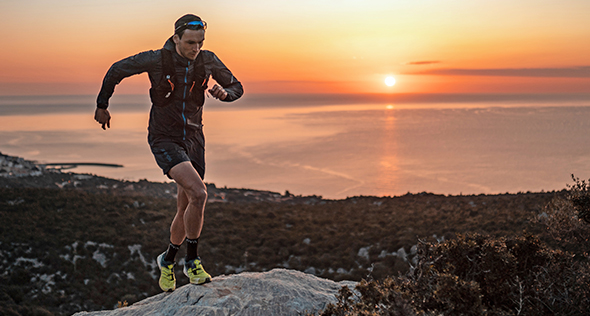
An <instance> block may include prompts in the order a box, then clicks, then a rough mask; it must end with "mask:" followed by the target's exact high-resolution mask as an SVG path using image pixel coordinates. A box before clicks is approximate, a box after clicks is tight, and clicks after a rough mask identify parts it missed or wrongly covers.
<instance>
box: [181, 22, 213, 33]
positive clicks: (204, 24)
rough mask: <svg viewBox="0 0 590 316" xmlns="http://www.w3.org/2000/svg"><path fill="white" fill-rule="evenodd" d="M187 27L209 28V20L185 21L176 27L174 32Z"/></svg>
mask: <svg viewBox="0 0 590 316" xmlns="http://www.w3.org/2000/svg"><path fill="white" fill-rule="evenodd" d="M185 29H189V30H200V29H203V30H206V29H207V22H205V21H192V22H188V23H184V24H183V25H180V26H178V27H177V28H176V30H174V33H180V32H181V31H183V30H185Z"/></svg>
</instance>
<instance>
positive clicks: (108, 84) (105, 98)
mask: <svg viewBox="0 0 590 316" xmlns="http://www.w3.org/2000/svg"><path fill="white" fill-rule="evenodd" d="M160 58H161V57H160V54H159V51H147V52H142V53H139V54H137V55H133V56H130V57H127V58H125V59H122V60H119V61H118V62H116V63H114V64H113V65H112V66H111V68H109V70H108V71H107V73H106V75H105V76H104V79H103V81H102V87H101V88H100V92H99V93H98V97H97V98H96V106H97V107H99V108H101V109H106V108H107V107H108V106H109V99H110V98H111V96H112V95H113V93H114V92H115V86H116V85H117V84H119V83H120V82H121V80H123V79H125V78H127V77H130V76H133V75H137V74H140V73H142V72H146V71H148V70H150V69H151V68H152V67H153V66H154V65H155V64H156V63H157V61H158V60H159V59H160Z"/></svg>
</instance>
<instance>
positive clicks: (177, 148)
mask: <svg viewBox="0 0 590 316" xmlns="http://www.w3.org/2000/svg"><path fill="white" fill-rule="evenodd" d="M206 28H207V23H205V21H202V20H201V18H199V17H198V16H196V15H193V14H187V15H184V16H182V17H181V18H179V19H178V20H177V21H176V23H175V24H174V35H173V36H172V37H170V38H169V39H168V41H166V43H165V44H164V47H163V48H162V49H159V50H156V51H147V52H142V53H139V54H137V55H134V56H131V57H128V58H125V59H123V60H121V61H118V62H116V63H114V64H113V65H112V66H111V68H110V69H109V71H108V72H107V74H106V75H105V77H104V80H103V83H102V88H101V90H100V93H99V94H98V98H97V109H96V112H95V115H94V119H95V120H96V121H97V122H98V123H100V124H101V125H102V128H103V129H106V128H105V126H106V127H108V128H110V120H111V115H110V114H109V111H108V110H107V107H108V100H109V98H110V97H111V96H112V95H113V92H114V90H115V86H116V85H117V84H118V83H119V82H121V80H123V79H124V78H126V77H129V76H132V75H135V74H139V73H143V72H147V73H148V75H149V79H150V82H151V89H150V91H149V92H150V99H151V101H152V107H151V110H150V119H149V127H148V142H149V145H150V147H151V150H152V153H153V154H154V157H155V159H156V162H157V164H158V166H159V167H160V168H162V170H163V172H164V174H166V175H167V176H168V177H169V178H171V179H173V180H174V181H175V182H176V183H177V187H178V197H177V212H176V216H175V217H174V220H173V221H172V224H171V226H170V244H169V246H168V249H167V250H166V251H165V252H164V253H162V254H161V255H160V256H158V258H157V259H156V260H157V263H158V267H160V279H159V284H160V287H161V288H162V290H163V291H173V290H174V289H176V278H175V276H174V263H175V256H176V253H177V251H178V249H179V247H180V245H181V244H182V243H183V241H184V240H185V239H186V241H187V251H186V259H185V262H186V263H185V266H184V269H183V271H184V274H185V275H187V276H188V278H189V280H190V282H191V283H193V284H204V283H206V282H210V281H211V276H210V275H209V274H208V273H207V272H205V270H204V269H203V266H202V264H201V259H200V258H199V256H198V251H197V246H198V241H199V237H200V236H201V230H202V228H203V217H204V211H205V202H206V201H207V187H206V186H205V184H204V182H203V177H204V175H205V149H204V148H205V138H204V136H203V125H202V123H201V120H202V113H203V104H204V101H205V93H207V92H208V93H210V94H211V95H212V96H213V97H214V98H217V99H219V100H222V101H226V102H229V101H234V100H236V99H238V98H240V97H241V96H242V94H243V88H242V84H241V83H240V82H239V81H238V80H237V79H236V78H235V77H234V76H233V75H232V73H231V72H230V71H229V69H227V67H226V66H225V65H224V64H223V63H222V62H221V61H220V60H219V58H217V56H216V55H215V54H214V53H213V52H210V51H207V50H201V48H202V46H203V41H204V40H205V30H206ZM210 76H212V77H213V79H215V81H217V83H218V84H215V85H214V86H213V87H212V88H211V89H209V90H207V83H208V80H209V77H210Z"/></svg>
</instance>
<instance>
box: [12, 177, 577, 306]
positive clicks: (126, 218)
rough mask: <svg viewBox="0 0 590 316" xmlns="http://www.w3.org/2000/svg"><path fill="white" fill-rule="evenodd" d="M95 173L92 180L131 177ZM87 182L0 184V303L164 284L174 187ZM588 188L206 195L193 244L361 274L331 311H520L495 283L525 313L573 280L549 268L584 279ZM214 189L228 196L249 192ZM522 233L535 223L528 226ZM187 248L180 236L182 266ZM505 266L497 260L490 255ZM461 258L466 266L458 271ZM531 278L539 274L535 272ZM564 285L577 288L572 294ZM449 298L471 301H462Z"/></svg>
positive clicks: (243, 265) (251, 267) (209, 250)
mask: <svg viewBox="0 0 590 316" xmlns="http://www.w3.org/2000/svg"><path fill="white" fill-rule="evenodd" d="M79 181H81V182H82V180H79ZM88 181H94V180H88ZM96 181H98V180H96ZM100 181H102V180H100ZM100 181H99V182H100ZM110 181H115V180H110ZM99 182H96V183H95V187H96V186H97V185H100V187H101V188H102V187H107V186H108V187H109V188H114V187H115V186H117V187H118V188H127V187H128V186H129V184H127V183H110V182H109V183H107V184H104V183H102V182H100V183H99ZM21 183H22V182H21ZM72 183H74V182H72ZM89 183H93V182H89ZM85 186H88V185H87V184H86V183H85V182H82V183H81V184H78V185H77V186H76V185H72V186H69V185H66V186H64V187H63V188H62V189H47V188H26V187H24V188H23V187H18V188H14V187H8V188H3V189H0V221H1V222H2V223H3V225H2V227H1V229H0V314H6V315H70V314H72V313H74V312H77V311H81V310H89V311H90V310H101V309H113V308H116V307H118V306H119V302H128V303H129V304H133V303H134V302H137V301H138V300H141V299H143V298H146V297H149V296H152V295H155V294H157V293H160V289H159V288H158V285H157V280H156V279H155V278H156V275H157V271H158V270H157V267H156V265H155V260H154V259H155V257H156V256H157V255H158V254H160V253H161V252H162V251H164V249H165V248H166V246H167V244H168V230H169V225H170V222H171V221H172V218H173V216H174V212H175V208H176V204H175V200H174V199H173V198H172V197H173V195H172V194H171V192H170V186H162V185H159V186H156V185H155V186H154V187H150V184H149V183H147V182H145V181H144V182H142V183H141V186H142V187H145V190H144V191H145V192H150V193H149V194H148V195H142V194H139V193H138V190H137V188H138V187H139V185H138V184H135V185H134V186H135V191H129V190H127V189H121V190H119V191H117V193H116V194H115V193H114V192H110V191H109V192H110V193H108V194H107V193H100V192H99V191H96V190H95V191H94V192H91V191H90V186H88V187H85ZM100 190H103V189H100ZM142 190H143V189H142ZM159 190H161V191H162V193H161V194H159V193H158V192H159ZM217 190H218V191H219V190H220V189H217ZM584 190H586V186H582V185H581V184H580V185H579V186H578V187H572V188H570V189H569V190H567V191H566V190H564V191H561V192H548V193H519V194H500V195H471V196H443V195H435V194H429V193H420V194H407V195H404V196H399V197H362V196H361V197H353V198H348V199H345V200H338V201H332V200H322V199H320V198H317V197H315V198H313V199H311V198H310V199H299V200H297V199H295V200H286V201H285V202H264V201H258V202H244V200H241V201H240V202H231V201H232V200H230V202H229V203H210V204H208V206H207V210H206V218H205V220H206V225H205V227H204V230H203V235H202V238H201V242H200V244H199V252H200V255H201V257H202V258H203V260H204V265H205V268H206V269H207V270H208V272H210V273H211V274H212V275H214V276H215V275H220V274H230V273H239V272H241V271H267V270H270V269H273V268H276V267H286V268H290V269H297V270H300V271H306V272H308V273H313V274H315V275H317V276H320V277H324V278H330V279H333V280H344V279H346V280H355V281H361V280H365V281H362V283H360V285H359V288H358V289H357V290H356V291H353V292H350V293H355V294H350V295H348V296H347V295H345V294H346V293H343V295H342V296H341V297H340V299H341V303H340V304H339V305H335V306H333V307H331V312H330V310H327V311H326V313H328V314H326V315H331V314H329V313H332V314H333V315H348V314H351V315H354V313H355V312H356V311H358V313H360V314H359V315H361V314H362V315H365V314H363V313H368V314H366V315H371V314H370V313H376V314H379V313H381V312H380V311H386V310H389V311H393V310H395V311H398V310H399V311H400V313H401V312H403V311H407V312H408V313H410V312H411V311H415V312H416V313H422V311H424V313H426V312H428V313H438V314H441V313H442V314H446V315H454V314H453V312H450V311H451V310H454V311H461V312H460V313H464V314H469V311H476V312H477V311H483V312H486V313H491V311H494V312H495V313H500V312H505V313H509V312H515V311H516V310H515V309H514V306H520V305H510V304H511V303H510V302H512V300H500V299H499V298H497V297H495V296H494V295H498V296H499V295H500V294H498V293H499V292H494V289H495V286H496V284H503V285H502V286H504V287H498V289H502V291H504V290H506V291H508V290H510V291H512V292H506V293H517V294H518V295H522V296H518V297H522V300H523V301H522V302H523V303H522V311H521V313H520V314H521V315H527V314H525V313H529V310H528V309H526V308H529V307H528V306H529V305H530V304H532V303H531V302H534V299H537V298H538V299H546V298H547V297H551V295H557V294H555V293H560V292H559V291H561V290H563V288H561V287H558V286H557V285H559V284H567V285H568V286H570V285H571V286H572V289H574V288H573V287H574V286H576V284H578V283H575V282H577V281H571V282H570V281H568V280H570V279H567V278H566V277H565V276H564V277H563V278H566V279H563V280H557V279H555V277H557V275H558V274H560V273H561V272H560V273H554V272H553V274H555V275H553V274H547V273H549V272H552V271H556V270H555V269H561V270H559V271H570V272H571V273H570V274H569V277H572V276H577V277H579V276H580V274H579V272H580V271H584V270H583V268H584V267H587V266H585V264H586V263H585V262H587V254H585V253H587V251H588V250H587V248H586V250H583V251H582V250H579V249H582V248H580V246H579V245H578V246H576V243H578V242H580V240H581V238H584V236H588V235H587V231H584V230H583V229H586V226H584V225H581V224H582V222H579V221H578V222H576V221H574V219H573V218H572V216H571V215H569V217H568V215H567V214H570V213H571V212H575V211H573V207H574V206H573V204H572V203H573V202H572V201H573V200H572V196H573V195H572V194H578V193H579V195H580V196H583V195H584V193H583V192H584ZM234 191H235V192H234ZM97 192H98V193H97ZM125 192H131V193H133V194H131V193H130V194H129V195H126V193H125ZM232 192H233V193H232ZM575 192H578V193H575ZM220 193H227V194H226V197H227V196H230V193H231V194H236V195H239V194H246V193H248V194H251V193H252V192H250V191H248V192H246V191H244V190H241V191H240V190H234V189H226V191H223V192H220ZM275 195H276V194H275ZM287 195H288V194H285V195H284V196H283V197H285V196H287ZM210 196H213V194H210ZM278 196H279V197H280V195H278ZM279 200H280V199H277V201H279ZM294 201H299V202H294ZM568 203H569V204H568ZM568 212H570V213H568ZM578 212H579V211H578ZM560 216H561V217H560ZM568 218H569V221H568ZM575 220H577V218H576V219H575ZM553 221H562V223H561V224H559V225H565V224H567V223H569V225H571V227H570V228H569V230H568V233H567V234H564V230H562V229H553V228H555V227H554V226H555V225H556V224H554V223H553ZM547 227H553V228H551V229H547ZM524 230H526V231H528V232H529V233H528V234H526V235H523V233H522V232H523V231H524ZM470 232H472V233H477V234H468V233H470ZM584 234H586V235H584ZM535 236H538V237H535ZM586 238H587V237H586ZM420 240H421V241H420ZM546 245H549V246H546ZM586 245H587V243H586ZM533 246H534V247H533ZM535 247H536V248H535ZM529 248H530V249H529ZM522 249H527V251H525V252H522ZM492 250H493V251H492ZM183 251H184V247H183V248H181V252H180V253H179V255H178V256H177V259H178V261H179V263H181V262H182V259H181V258H182V257H183V256H184V253H183ZM519 251H520V252H519ZM451 254H453V255H451ZM462 254H465V255H468V257H465V256H463V257H462ZM492 254H493V256H492ZM574 254H575V256H574ZM523 258H524V259H523ZM568 258H569V259H568ZM584 258H586V259H584ZM470 259H471V260H475V259H477V260H478V261H477V260H476V261H473V262H472V261H471V260H470ZM522 260H525V261H527V260H529V261H530V262H529V261H527V262H528V263H526V264H528V265H524V266H525V267H531V269H530V270H531V271H534V273H536V274H534V275H533V274H530V273H533V272H531V271H529V272H526V271H520V270H519V269H521V268H522V266H523V263H522ZM531 260H532V261H531ZM535 260H536V261H535ZM500 263H501V264H502V265H503V266H497V265H499V264H500ZM469 264H471V265H469ZM543 264H544V265H543ZM502 267H504V268H506V269H509V268H510V269H514V271H513V272H511V274H509V276H510V279H506V280H503V279H499V280H496V279H493V276H492V274H490V272H487V271H488V270H489V269H491V268H494V269H496V270H493V271H503V270H501V269H503V268H502ZM540 267H542V268H540ZM462 269H467V270H466V271H465V273H464V274H461V273H460V272H461V271H462ZM543 269H547V271H549V272H547V273H545V272H544V271H545V270H543ZM552 269H553V270H552ZM568 269H569V270H568ZM511 271H512V270H511ZM176 272H177V279H178V281H179V285H183V284H185V283H186V282H187V281H186V278H185V277H183V276H182V272H181V269H180V265H177V271H176ZM543 273H545V274H543ZM398 275H401V276H403V277H395V276H398ZM531 275H533V276H537V279H534V280H530V278H531ZM481 277H483V278H484V280H487V281H486V282H487V283H485V282H484V283H482V282H483V281H482V280H481V279H480V278H481ZM548 277H554V279H551V280H554V281H555V282H556V283H555V284H556V285H555V286H551V287H549V288H548V289H545V288H541V287H540V289H543V291H545V292H546V293H545V294H543V295H545V296H543V295H541V294H539V293H537V292H534V291H533V290H532V288H530V287H531V286H537V285H538V286H541V285H544V286H547V285H548V284H553V283H548V282H550V281H551V280H550V279H547V280H544V279H542V278H548ZM582 280H584V279H582ZM585 280H586V282H588V280H587V279H585ZM504 281H505V282H508V283H507V284H504V283H502V282H504ZM558 281H559V282H558ZM565 281H567V282H570V283H567V282H566V283H563V282H565ZM543 282H545V283H543ZM560 282H561V283H560ZM582 284H583V283H582ZM521 286H522V288H523V289H522V294H520V293H521V292H519V291H521V290H520V287H521ZM515 291H516V292H515ZM551 291H553V292H551ZM568 291H570V288H568ZM571 291H573V290H571ZM575 291H577V293H579V296H575V297H582V295H583V294H584V293H586V296H588V295H587V294H588V293H587V292H584V291H583V289H576V290H575ZM363 293H364V294H363ZM379 293H382V294H379ZM494 293H495V294H494ZM535 293H536V294H535ZM568 293H569V294H568V295H570V296H569V298H571V299H573V297H574V296H572V295H573V294H572V293H573V292H568ZM533 294H534V295H537V296H534V295H533ZM379 295H381V296H383V297H388V298H387V301H382V300H381V298H379V297H380V296H379ZM390 295H393V296H390ZM510 295H513V294H510ZM361 297H362V298H361ZM369 297H370V300H373V301H374V302H378V300H379V302H380V303H378V304H377V303H376V304H372V303H371V304H365V305H366V306H373V308H374V307H375V305H377V306H381V307H379V308H380V309H379V310H369V309H366V310H365V309H363V307H362V306H363V305H362V303H361V302H363V301H365V300H366V299H368V298H369ZM511 297H512V296H511ZM418 298H419V299H418ZM512 298H514V297H512ZM370 300H369V301H367V302H373V301H370ZM457 300H459V301H460V300H466V301H465V302H464V303H461V304H462V305H461V304H460V302H458V301H457ZM418 301H420V303H419V304H418ZM478 302H479V303H478ZM476 303H477V304H476ZM359 304H361V305H359ZM380 304H381V305H380ZM498 304H499V305H498ZM527 304H529V305H527ZM551 304H554V303H551ZM551 304H549V306H550V307H551V306H553V307H552V308H557V307H556V306H557V305H551ZM564 304H565V303H564ZM468 305H469V306H468ZM577 305H578V306H584V305H582V304H581V303H579V304H577ZM457 306H463V307H457ZM478 306H479V307H478ZM394 307H395V308H394ZM460 308H464V310H462V309H460ZM478 308H479V309H478ZM369 311H370V312H369ZM483 312H482V313H483ZM338 313H340V314H338ZM460 313H455V314H460ZM383 315H395V314H394V312H391V314H386V313H385V314H383ZM399 315H404V314H399ZM408 315H411V314H408ZM489 315H494V314H489ZM528 315H532V314H528Z"/></svg>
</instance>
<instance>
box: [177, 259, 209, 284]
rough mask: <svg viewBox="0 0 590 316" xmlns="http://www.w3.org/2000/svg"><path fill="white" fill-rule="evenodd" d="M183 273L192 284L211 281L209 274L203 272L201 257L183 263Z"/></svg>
mask: <svg viewBox="0 0 590 316" xmlns="http://www.w3.org/2000/svg"><path fill="white" fill-rule="evenodd" d="M183 271H184V275H186V276H187V277H188V279H189V280H190V282H191V283H192V284H204V283H208V282H211V276H210V275H209V273H207V272H205V269H203V266H202V265H201V258H199V257H197V259H195V260H191V261H188V262H186V263H185V264H184V269H183Z"/></svg>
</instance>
